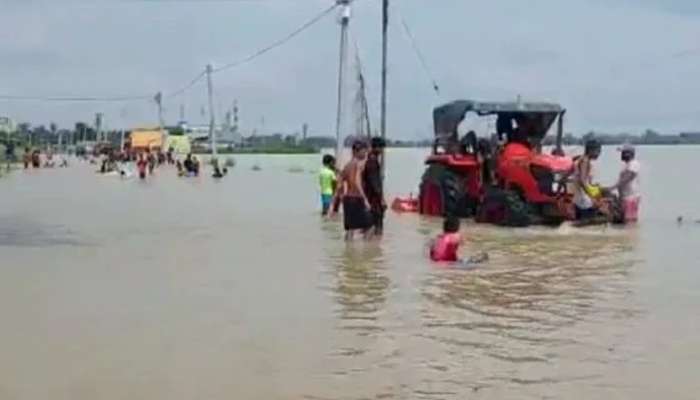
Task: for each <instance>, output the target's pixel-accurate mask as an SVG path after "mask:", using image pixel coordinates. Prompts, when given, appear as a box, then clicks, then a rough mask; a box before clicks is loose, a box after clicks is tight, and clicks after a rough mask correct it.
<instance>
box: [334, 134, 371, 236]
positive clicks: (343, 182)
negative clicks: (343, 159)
mask: <svg viewBox="0 0 700 400" xmlns="http://www.w3.org/2000/svg"><path fill="white" fill-rule="evenodd" d="M366 158H367V144H366V143H364V142H361V141H357V142H355V143H354V144H353V145H352V160H350V162H348V163H347V165H345V168H343V171H342V172H341V174H340V179H339V181H338V190H337V192H336V196H342V199H343V217H344V222H345V239H346V240H350V239H352V238H353V236H354V233H355V232H356V231H361V232H362V233H367V231H368V230H369V228H370V227H371V221H370V215H369V209H370V204H369V201H368V200H367V196H366V195H365V191H364V184H363V182H362V177H363V173H364V168H365V160H366Z"/></svg>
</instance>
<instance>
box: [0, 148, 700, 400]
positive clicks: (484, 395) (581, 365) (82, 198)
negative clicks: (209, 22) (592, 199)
mask: <svg viewBox="0 0 700 400" xmlns="http://www.w3.org/2000/svg"><path fill="white" fill-rule="evenodd" d="M605 152H606V154H605V156H604V159H603V160H601V163H600V164H601V166H600V168H599V170H601V171H604V172H605V173H604V175H605V176H604V177H603V178H602V180H603V181H610V180H611V179H612V177H613V176H614V175H615V173H616V171H617V169H618V167H619V166H618V164H617V163H616V157H617V154H616V152H615V151H614V149H613V148H606V149H605ZM424 155H425V151H423V150H395V151H391V152H390V153H389V156H388V160H389V165H388V171H387V175H388V189H389V192H391V193H392V194H407V193H408V192H410V191H412V190H415V188H416V187H417V182H418V178H419V176H420V173H421V170H422V166H421V160H422V158H423V157H424ZM698 155H700V148H693V147H649V148H640V149H639V157H640V159H641V161H642V163H643V167H644V170H643V192H644V196H645V197H644V203H643V208H644V210H643V221H642V223H641V224H639V226H637V227H631V228H627V229H612V228H608V229H606V228H587V229H583V230H577V229H575V228H567V227H563V228H560V229H554V230H553V229H547V228H531V229H525V230H507V229H500V228H495V227H490V226H475V225H467V226H465V227H464V233H465V235H466V236H467V237H468V239H469V244H468V245H466V246H465V248H464V249H463V252H464V254H465V255H468V254H469V253H471V252H478V251H488V252H489V253H490V254H491V261H490V262H489V263H488V264H485V265H482V266H481V267H480V268H478V269H476V270H473V271H450V270H444V269H439V268H436V267H435V266H434V265H431V264H430V263H429V262H428V261H426V251H425V245H426V242H427V241H428V240H429V239H430V238H431V237H432V236H434V235H435V234H436V233H437V232H438V230H439V226H440V221H439V220H435V219H428V218H421V217H418V216H415V215H396V214H393V213H389V215H388V221H387V230H386V236H385V238H384V239H383V240H382V241H381V242H371V243H366V242H363V241H357V242H355V243H352V244H346V243H344V242H343V240H342V231H341V227H340V225H339V223H338V222H336V221H323V220H321V218H319V216H318V215H317V214H318V213H317V208H318V204H317V203H318V200H317V193H316V190H317V189H316V185H317V184H316V175H315V170H316V168H317V164H318V156H285V157H276V156H245V157H244V156H241V157H236V158H237V160H238V165H237V166H236V167H235V168H234V169H233V170H232V172H231V174H230V175H229V176H227V177H226V178H225V179H224V180H222V181H220V182H214V181H213V180H212V179H210V178H208V177H201V178H199V179H178V178H176V177H175V173H174V171H173V170H167V169H166V170H161V171H158V172H157V176H154V177H153V178H152V179H149V181H148V182H145V183H143V182H139V181H137V180H127V181H121V180H120V179H119V178H109V177H100V176H96V175H95V174H94V173H93V172H92V169H93V168H94V167H93V166H88V165H85V164H74V165H73V166H72V167H71V168H70V169H66V170H58V169H57V170H41V171H29V172H24V171H18V172H15V173H13V174H11V175H10V176H5V177H3V178H0V316H2V326H1V329H0V399H2V400H35V399H52V400H94V399H100V400H124V399H129V400H131V399H149V400H150V399H168V400H192V399H309V400H317V399H318V400H320V399H467V398H468V399H571V398H581V399H583V398H586V399H602V398H611V399H612V398H614V399H654V400H657V399H659V398H665V399H697V398H698V396H699V394H698V393H700V380H698V379H697V374H698V370H699V369H700V334H698V332H700V311H699V310H700V270H699V268H700V262H699V261H700V224H696V223H695V222H694V221H693V219H700V200H699V199H700V186H698V185H697V175H696V174H697V173H696V171H697V165H698V164H697V159H698ZM253 165H259V166H260V167H261V169H262V170H261V171H252V170H251V167H252V166H253ZM298 168H302V169H305V172H297V173H293V172H290V169H293V170H296V169H298ZM678 215H684V216H685V221H686V222H685V223H684V224H682V225H678V224H677V223H676V217H677V216H678Z"/></svg>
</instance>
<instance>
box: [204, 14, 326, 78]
mask: <svg viewBox="0 0 700 400" xmlns="http://www.w3.org/2000/svg"><path fill="white" fill-rule="evenodd" d="M336 7H338V4H333V5H332V6H331V7H328V8H327V9H325V10H324V11H323V12H321V13H319V14H318V15H316V16H315V17H313V18H312V19H310V20H309V21H308V22H306V23H305V24H303V25H301V26H300V27H299V28H297V29H295V30H294V31H292V32H291V33H290V34H289V35H287V36H285V37H283V38H282V39H279V40H277V41H275V42H273V43H272V44H270V45H269V46H267V47H263V48H262V49H260V50H258V51H256V52H255V53H253V54H251V55H249V56H248V57H245V58H243V59H241V60H238V61H235V62H232V63H229V64H224V65H222V66H221V67H217V68H214V71H213V72H221V71H224V70H227V69H230V68H234V67H238V66H240V65H243V64H246V63H249V62H251V61H253V60H254V59H256V58H258V57H260V56H262V55H263V54H265V53H267V52H269V51H270V50H273V49H275V48H277V47H280V46H282V45H283V44H285V43H287V42H288V41H290V40H292V39H294V37H296V36H298V35H299V34H301V33H302V32H304V31H305V30H307V29H309V28H310V27H311V26H313V25H314V24H316V23H317V22H318V21H320V20H322V19H323V18H324V17H325V16H326V15H328V14H330V13H331V12H332V11H333V10H335V9H336Z"/></svg>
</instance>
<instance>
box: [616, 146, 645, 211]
mask: <svg viewBox="0 0 700 400" xmlns="http://www.w3.org/2000/svg"><path fill="white" fill-rule="evenodd" d="M620 158H621V159H622V162H623V167H622V171H621V172H620V177H619V178H618V179H617V183H616V184H615V185H614V186H612V187H610V188H609V189H610V190H617V192H618V195H619V198H620V203H621V205H622V209H623V211H624V216H625V222H636V221H637V220H638V219H639V204H640V202H641V194H640V192H639V172H640V170H641V165H640V164H639V161H637V160H636V151H635V148H634V146H632V145H630V144H625V145H624V146H622V148H621V149H620Z"/></svg>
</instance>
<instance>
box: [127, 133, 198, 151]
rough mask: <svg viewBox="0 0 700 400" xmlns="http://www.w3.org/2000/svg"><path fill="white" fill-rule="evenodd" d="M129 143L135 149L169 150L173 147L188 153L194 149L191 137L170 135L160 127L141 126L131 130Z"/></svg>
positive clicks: (175, 149) (174, 149)
mask: <svg viewBox="0 0 700 400" xmlns="http://www.w3.org/2000/svg"><path fill="white" fill-rule="evenodd" d="M129 144H130V146H131V148H132V149H134V150H145V149H149V150H153V151H161V150H162V151H168V150H169V149H171V148H172V149H173V151H174V152H175V153H177V154H187V153H189V152H190V151H191V150H192V144H191V143H190V138H189V137H188V136H185V135H178V136H175V135H169V134H168V131H166V130H160V129H158V128H155V129H148V128H139V129H134V130H133V131H131V135H130V138H129Z"/></svg>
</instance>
